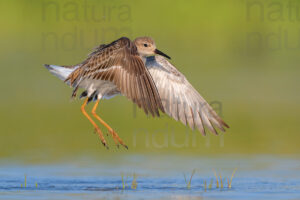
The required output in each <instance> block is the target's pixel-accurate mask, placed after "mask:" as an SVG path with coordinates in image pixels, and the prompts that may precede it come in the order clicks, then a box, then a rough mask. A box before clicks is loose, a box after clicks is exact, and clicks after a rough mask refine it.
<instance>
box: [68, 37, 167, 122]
mask: <svg viewBox="0 0 300 200" xmlns="http://www.w3.org/2000/svg"><path fill="white" fill-rule="evenodd" d="M100 47H101V48H100ZM100 47H98V48H97V49H96V51H95V52H93V53H91V54H90V56H89V57H88V58H87V59H86V60H85V61H84V62H83V63H81V65H80V66H79V67H78V68H77V69H76V70H75V71H73V72H72V73H71V74H70V75H69V77H68V78H67V79H66V80H65V81H70V84H71V85H72V86H74V85H75V84H76V85H79V84H80V82H81V81H83V80H86V79H94V80H105V81H111V82H112V83H114V84H115V85H116V87H117V88H118V90H120V92H121V93H122V94H123V95H125V96H126V97H127V98H129V99H130V100H132V101H133V102H134V103H137V104H138V106H139V107H142V108H143V110H144V111H145V113H146V114H147V113H151V114H152V116H159V110H161V111H163V112H164V108H163V105H162V102H161V99H160V96H159V93H158V91H157V88H156V85H155V83H154V81H153V80H152V77H151V75H150V73H149V71H148V70H147V68H146V66H145V64H144V62H143V61H142V59H141V58H140V56H139V54H138V52H137V48H136V46H135V45H134V43H133V42H131V41H130V40H129V39H128V38H125V37H123V38H120V39H119V40H116V41H114V42H112V43H111V44H108V45H101V46H100ZM133 90H134V91H133Z"/></svg>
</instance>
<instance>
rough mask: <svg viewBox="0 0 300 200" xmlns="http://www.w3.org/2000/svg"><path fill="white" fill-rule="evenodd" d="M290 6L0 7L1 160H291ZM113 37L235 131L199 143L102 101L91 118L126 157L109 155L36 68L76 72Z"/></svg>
mask: <svg viewBox="0 0 300 200" xmlns="http://www.w3.org/2000/svg"><path fill="white" fill-rule="evenodd" d="M297 7H300V2H299V3H298V1H275V0H272V1H268V0H266V1H263V0H262V1H251V0H249V1H247V0H244V1H243V0H230V1H225V0H222V1H220V0H218V1H217V0H213V1H198V0H197V1H196V0H195V1H137V0H136V1H116V0H112V1H108V0H101V1H95V0H89V1H65V0H64V1H57V0H53V1H50V0H49V1H48V0H44V1H33V0H31V1H17V0H12V1H0V16H1V18H0V23H1V31H0V38H1V39H0V41H1V45H0V56H1V59H0V64H1V79H0V82H1V84H0V89H1V92H2V94H1V104H0V109H1V112H0V121H1V129H0V148H1V151H0V158H6V159H9V158H10V159H15V158H21V159H25V160H28V161H42V162H46V161H52V160H57V159H58V160H62V159H65V158H67V157H70V156H71V157H77V156H87V155H89V156H92V157H95V158H99V159H100V158H102V157H103V156H114V158H117V157H118V156H117V155H124V154H139V153H143V154H146V153H147V154H161V153H166V154H186V155H189V154H191V155H222V154H247V155H253V154H282V155H295V154H299V153H300V148H299V139H300V136H299V128H300V123H299V122H300V121H299V113H300V105H299V101H300V92H299V91H300V84H299V75H300V68H299V60H300V56H299V54H300V26H299V25H300V11H298V10H297ZM121 36H127V37H129V38H131V39H134V38H135V37H138V36H151V37H152V38H154V39H155V41H156V44H157V47H158V48H159V49H160V50H161V51H163V52H165V53H166V54H168V55H170V56H171V57H172V60H171V62H172V63H173V64H174V65H175V66H176V67H177V68H178V69H179V70H180V71H181V72H182V73H183V74H185V75H186V77H187V79H188V80H189V81H190V82H191V83H192V85H193V86H194V87H195V88H196V89H197V90H198V91H199V92H200V94H201V95H202V96H204V98H205V99H206V100H207V101H208V102H210V103H212V102H215V103H214V104H213V105H214V107H215V108H216V110H217V112H218V113H220V115H221V116H222V117H223V118H224V120H225V121H226V122H227V123H228V124H229V125H230V127H231V128H230V129H228V131H227V132H226V133H225V134H221V135H220V136H214V135H212V134H208V136H207V137H203V136H201V134H200V133H199V132H197V131H195V132H193V131H191V130H189V129H187V128H185V127H184V126H183V125H182V124H181V123H179V122H176V121H175V120H173V119H170V118H168V117H167V116H163V117H162V118H161V119H153V118H151V117H149V118H148V117H147V116H146V115H145V114H144V113H143V112H142V111H141V110H139V109H137V108H136V107H135V106H134V105H133V104H132V103H131V102H130V101H129V100H127V99H126V98H125V97H121V96H118V97H115V98H113V99H111V100H109V101H107V100H103V101H101V103H100V106H99V110H98V113H100V116H102V117H103V118H104V119H105V120H106V121H107V122H108V123H109V124H110V125H111V126H112V127H113V128H114V129H115V130H116V131H117V132H118V134H119V136H120V137H121V138H122V139H123V140H124V141H125V142H126V143H127V145H128V146H129V150H128V151H126V150H125V149H123V148H120V149H117V148H116V147H115V146H114V144H113V140H112V138H111V137H108V138H109V139H108V142H109V145H110V150H109V151H107V150H105V149H104V147H103V146H102V145H101V143H100V142H99V139H98V137H97V135H96V134H93V128H92V126H91V124H90V123H89V122H88V121H87V120H86V119H85V118H84V116H83V115H82V114H81V112H80V105H81V104H82V101H80V100H78V99H77V100H74V101H71V100H70V96H71V92H72V89H71V88H69V87H68V86H67V85H64V83H63V82H62V81H60V80H59V79H57V78H56V77H54V76H53V75H51V74H50V73H49V72H48V71H47V70H46V69H45V68H44V67H43V64H45V63H47V64H57V65H72V64H76V63H79V62H81V61H82V60H84V59H85V58H86V56H87V54H88V53H90V52H91V51H92V49H93V48H94V47H96V46H98V45H99V44H101V43H109V42H111V41H113V40H115V39H117V38H119V37H121ZM90 108H91V105H89V109H90ZM104 130H105V129H104V128H103V131H104Z"/></svg>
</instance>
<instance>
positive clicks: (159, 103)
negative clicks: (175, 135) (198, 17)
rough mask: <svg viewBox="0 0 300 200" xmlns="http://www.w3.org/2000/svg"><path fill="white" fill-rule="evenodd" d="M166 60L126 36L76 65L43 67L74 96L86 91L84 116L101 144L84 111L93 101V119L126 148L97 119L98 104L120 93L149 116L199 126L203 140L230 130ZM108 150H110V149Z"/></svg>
mask: <svg viewBox="0 0 300 200" xmlns="http://www.w3.org/2000/svg"><path fill="white" fill-rule="evenodd" d="M166 58H167V59H171V58H170V57H169V56H168V55H166V54H164V53H163V52H161V51H159V50H158V49H157V48H156V45H155V42H154V41H153V39H151V38H150V37H138V38H136V39H135V40H134V41H131V40H130V39H128V38H126V37H122V38H120V39H118V40H116V41H114V42H112V43H110V44H102V45H100V46H99V47H97V48H96V49H95V51H94V52H92V53H91V54H90V55H89V56H88V58H87V59H86V60H85V61H83V62H82V63H80V64H78V65H74V66H56V65H45V67H46V68H47V69H48V70H49V71H50V72H51V73H52V74H54V75H55V76H57V77H59V78H60V79H61V80H63V81H64V82H65V83H66V84H68V85H70V86H71V87H73V93H72V97H75V96H76V93H77V90H78V88H82V89H84V91H83V92H82V94H81V95H80V98H82V97H85V98H86V99H85V101H84V103H83V105H82V106H81V111H82V113H83V114H84V115H85V117H86V118H87V119H88V120H89V121H90V122H91V123H92V125H93V126H94V127H95V130H96V132H97V133H98V135H99V137H100V140H101V142H102V144H103V145H104V146H106V147H107V142H106V140H105V138H104V136H103V133H102V131H101V130H100V128H99V127H98V125H97V124H96V123H95V121H94V120H93V119H92V118H91V117H90V115H88V114H87V112H86V111H85V107H86V105H87V103H89V102H90V101H95V105H94V107H93V109H92V115H93V116H94V117H95V118H96V119H97V120H98V121H99V122H100V123H101V124H103V125H104V126H105V127H106V128H107V129H108V131H109V133H110V134H111V135H112V137H113V139H114V141H115V143H116V145H119V144H121V145H123V146H124V147H126V148H128V147H127V146H126V145H125V143H124V142H123V141H122V139H121V138H120V137H119V136H118V134H117V133H116V132H115V131H114V130H113V129H112V128H111V127H110V126H109V125H108V124H107V123H106V122H105V121H104V120H102V119H101V118H100V117H99V116H98V115H97V114H96V109H97V106H98V104H99V101H100V100H101V99H103V98H108V99H109V98H111V97H113V96H115V95H118V94H121V95H124V96H126V97H127V98H128V99H130V100H132V101H133V102H134V103H135V104H137V105H138V106H139V107H140V108H142V109H143V110H144V111H145V113H146V114H149V113H150V114H151V115H152V116H153V117H159V116H160V113H159V111H161V112H163V113H166V114H167V115H169V116H170V117H172V118H174V119H175V120H177V121H178V120H180V121H181V122H182V123H183V124H185V125H187V124H188V125H189V126H190V127H191V128H192V129H194V128H195V127H196V128H197V129H198V130H199V131H200V132H201V133H202V134H203V135H205V134H206V133H205V128H204V127H206V128H208V129H209V130H210V131H211V132H213V133H215V134H217V131H216V129H215V128H214V126H215V127H217V128H219V129H220V130H222V131H225V129H224V127H227V128H229V126H228V125H227V124H226V123H225V122H224V121H223V120H222V119H221V118H220V117H219V116H218V115H217V113H216V112H215V111H214V110H213V109H212V108H211V106H210V105H209V104H208V103H207V102H206V101H205V100H204V99H203V98H202V96H201V95H200V94H199V93H198V92H197V91H196V90H195V89H194V87H193V86H192V85H191V84H190V83H189V82H188V81H187V79H186V78H185V76H184V75H183V74H181V73H180V72H179V71H178V70H177V69H176V68H175V67H174V66H173V65H172V64H171V63H170V62H169V61H168V60H167V59H166ZM107 148H108V147H107Z"/></svg>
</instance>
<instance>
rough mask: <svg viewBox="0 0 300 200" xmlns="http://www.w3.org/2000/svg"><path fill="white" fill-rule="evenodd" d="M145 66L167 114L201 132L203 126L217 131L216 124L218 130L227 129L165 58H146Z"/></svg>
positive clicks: (204, 132)
mask: <svg viewBox="0 0 300 200" xmlns="http://www.w3.org/2000/svg"><path fill="white" fill-rule="evenodd" d="M146 67H147V68H148V70H149V72H150V74H151V75H152V78H153V80H154V82H155V84H156V87H157V89H158V92H159V95H160V97H161V99H162V101H163V106H164V110H165V112H166V114H168V115H169V116H171V117H172V118H174V119H175V120H180V121H181V122H182V123H183V124H185V125H188V126H189V127H191V128H192V129H194V128H197V129H198V130H199V131H200V132H201V133H202V134H203V135H205V134H206V131H205V127H206V128H207V129H208V130H209V131H210V132H212V133H214V134H217V131H216V129H215V127H217V128H218V129H220V130H221V131H225V129H224V127H227V128H229V126H228V125H227V124H226V123H225V122H224V121H223V120H222V119H221V118H220V117H219V116H218V115H217V113H216V112H215V111H214V110H213V109H212V108H211V106H210V105H209V104H208V103H207V102H206V101H205V100H204V98H203V97H202V96H201V95H200V94H199V93H198V92H197V91H196V90H195V89H194V87H193V86H192V85H191V84H190V83H189V82H188V81H187V80H186V78H185V76H184V75H182V74H181V73H180V72H179V71H178V70H177V69H176V68H175V67H174V66H173V65H172V64H171V63H169V62H168V61H167V60H166V59H165V58H163V57H162V56H152V57H148V58H147V61H146Z"/></svg>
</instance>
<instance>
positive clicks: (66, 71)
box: [44, 64, 77, 81]
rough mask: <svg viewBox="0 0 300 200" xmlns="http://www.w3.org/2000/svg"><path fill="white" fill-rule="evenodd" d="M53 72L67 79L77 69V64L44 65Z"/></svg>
mask: <svg viewBox="0 0 300 200" xmlns="http://www.w3.org/2000/svg"><path fill="white" fill-rule="evenodd" d="M44 66H45V67H46V68H47V69H48V70H49V71H50V72H51V74H53V75H55V76H57V77H58V78H59V79H60V80H62V81H65V80H66V79H67V77H68V76H69V75H70V74H71V73H72V72H73V71H74V70H75V69H77V66H70V67H69V66H57V65H47V64H45V65H44Z"/></svg>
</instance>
